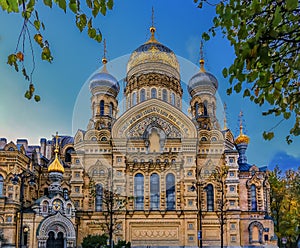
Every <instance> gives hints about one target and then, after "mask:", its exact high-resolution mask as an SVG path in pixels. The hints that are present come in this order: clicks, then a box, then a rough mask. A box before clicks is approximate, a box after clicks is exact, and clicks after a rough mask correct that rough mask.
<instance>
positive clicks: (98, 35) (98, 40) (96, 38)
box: [94, 30, 102, 43]
mask: <svg viewBox="0 0 300 248" xmlns="http://www.w3.org/2000/svg"><path fill="white" fill-rule="evenodd" d="M94 40H95V41H97V42H99V43H100V42H101V41H102V34H101V32H100V31H99V30H98V34H97V35H96V36H95V38H94Z"/></svg>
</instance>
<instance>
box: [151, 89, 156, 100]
mask: <svg viewBox="0 0 300 248" xmlns="http://www.w3.org/2000/svg"><path fill="white" fill-rule="evenodd" d="M151 98H157V91H156V89H155V88H152V89H151Z"/></svg>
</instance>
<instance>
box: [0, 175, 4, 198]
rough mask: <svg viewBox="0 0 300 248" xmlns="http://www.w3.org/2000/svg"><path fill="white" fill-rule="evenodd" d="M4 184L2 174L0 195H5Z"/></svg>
mask: <svg viewBox="0 0 300 248" xmlns="http://www.w3.org/2000/svg"><path fill="white" fill-rule="evenodd" d="M3 185H4V180H3V176H1V175H0V196H2V195H3Z"/></svg>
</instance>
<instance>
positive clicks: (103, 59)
mask: <svg viewBox="0 0 300 248" xmlns="http://www.w3.org/2000/svg"><path fill="white" fill-rule="evenodd" d="M106 53H107V50H106V40H105V39H104V40H103V57H102V64H103V68H102V72H107V69H106V64H107V58H106Z"/></svg>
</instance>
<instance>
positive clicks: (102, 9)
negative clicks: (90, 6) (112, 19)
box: [100, 5, 106, 16]
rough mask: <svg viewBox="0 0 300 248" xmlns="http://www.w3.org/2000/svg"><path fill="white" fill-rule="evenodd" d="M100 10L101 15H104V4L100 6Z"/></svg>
mask: <svg viewBox="0 0 300 248" xmlns="http://www.w3.org/2000/svg"><path fill="white" fill-rule="evenodd" d="M100 12H101V14H102V15H104V16H105V15H106V5H102V6H101V7H100Z"/></svg>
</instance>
